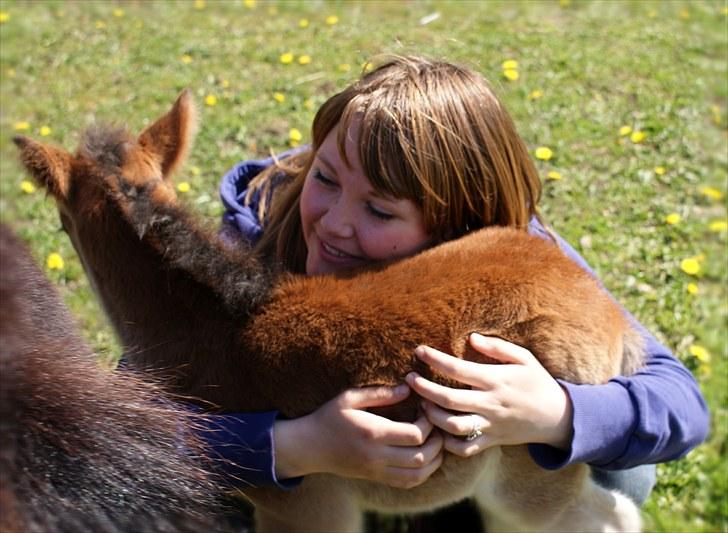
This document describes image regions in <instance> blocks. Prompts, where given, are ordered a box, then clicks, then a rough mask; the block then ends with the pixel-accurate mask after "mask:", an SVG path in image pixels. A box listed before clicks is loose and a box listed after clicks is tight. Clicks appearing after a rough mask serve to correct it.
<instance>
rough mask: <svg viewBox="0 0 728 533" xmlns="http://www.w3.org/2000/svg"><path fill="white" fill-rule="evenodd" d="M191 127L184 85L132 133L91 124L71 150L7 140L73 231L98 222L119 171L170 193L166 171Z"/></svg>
mask: <svg viewBox="0 0 728 533" xmlns="http://www.w3.org/2000/svg"><path fill="white" fill-rule="evenodd" d="M195 127H196V112H195V107H194V104H193V102H192V97H191V95H190V93H189V91H187V90H185V91H183V92H182V94H181V95H180V96H179V98H177V101H176V102H175V103H174V106H173V107H172V109H171V110H170V111H169V112H168V113H167V114H166V115H164V116H162V117H161V118H159V119H158V120H157V121H156V122H155V123H154V124H152V125H151V126H149V127H148V128H147V129H146V130H144V131H143V132H142V134H141V135H140V136H139V137H138V138H136V137H134V136H133V135H132V134H130V133H129V132H128V131H126V130H125V129H124V128H114V127H109V126H95V127H92V128H90V129H89V130H88V131H86V133H85V134H84V135H83V137H82V140H81V144H80V146H79V148H78V150H77V151H76V153H75V154H70V153H69V152H67V151H65V150H64V149H62V148H58V147H55V146H51V145H46V144H42V143H39V142H36V141H33V140H31V139H29V138H27V137H15V138H14V139H13V141H14V142H15V144H16V145H18V147H19V148H20V150H21V160H22V162H23V164H24V165H25V167H26V168H27V169H28V171H29V172H30V173H31V174H32V175H33V177H34V178H35V179H36V181H37V182H38V183H39V184H40V185H41V186H43V187H45V188H46V190H47V191H48V192H49V193H50V194H51V195H52V196H53V197H54V198H55V199H56V202H57V204H58V210H59V212H60V215H61V222H62V224H63V227H64V229H65V230H66V231H67V232H68V234H69V235H70V236H71V239H72V240H73V241H74V244H77V240H76V239H74V236H76V235H77V232H78V231H80V229H79V228H80V226H81V225H82V223H83V226H84V227H90V224H89V223H99V222H102V221H103V220H102V219H103V217H108V216H109V214H110V213H114V214H118V212H117V211H116V210H115V209H107V208H108V205H107V203H108V202H111V201H112V199H111V198H110V197H109V194H108V191H109V187H108V185H107V183H108V182H109V180H115V179H116V178H117V176H120V175H123V176H124V178H125V179H126V181H127V182H130V183H132V184H135V185H139V186H141V185H144V184H146V183H148V182H152V181H158V182H160V183H161V184H163V185H164V186H163V187H157V190H158V193H157V194H164V195H166V196H167V198H168V199H173V198H174V196H175V193H174V188H173V187H172V185H171V182H170V177H171V175H172V173H173V172H174V171H175V169H176V168H178V167H179V166H180V164H181V163H182V161H183V160H184V158H185V156H186V154H187V151H188V150H189V147H190V145H191V144H192V139H193V137H194V132H195Z"/></svg>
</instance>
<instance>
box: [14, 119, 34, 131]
mask: <svg viewBox="0 0 728 533" xmlns="http://www.w3.org/2000/svg"><path fill="white" fill-rule="evenodd" d="M13 129H14V130H15V131H27V130H29V129H30V124H29V123H28V122H25V121H24V120H23V121H20V122H16V123H15V124H13Z"/></svg>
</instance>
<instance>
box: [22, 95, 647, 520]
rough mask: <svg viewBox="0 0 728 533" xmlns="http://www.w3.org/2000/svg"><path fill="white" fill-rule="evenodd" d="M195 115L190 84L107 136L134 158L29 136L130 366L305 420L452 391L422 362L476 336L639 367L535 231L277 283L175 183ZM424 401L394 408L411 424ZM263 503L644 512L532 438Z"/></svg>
mask: <svg viewBox="0 0 728 533" xmlns="http://www.w3.org/2000/svg"><path fill="white" fill-rule="evenodd" d="M192 107H193V106H192V102H191V98H190V96H189V94H188V93H186V92H185V93H183V94H182V96H180V98H179V99H178V101H177V102H176V103H175V106H174V107H173V108H172V111H170V113H168V114H167V115H165V116H164V117H162V118H161V119H160V120H159V121H158V122H157V123H155V124H154V125H152V126H151V127H150V128H148V129H147V130H145V131H144V132H143V133H142V134H141V136H140V137H139V139H138V140H137V139H136V138H134V137H133V136H131V135H129V134H126V136H125V137H124V138H123V139H121V140H120V139H118V138H114V140H113V142H109V143H108V144H110V145H114V146H117V145H121V146H123V153H122V154H121V160H120V161H119V162H118V164H116V163H115V162H114V161H113V159H114V158H108V157H106V158H100V157H99V156H98V155H97V154H98V150H95V151H94V152H92V151H90V150H88V149H84V148H82V149H80V150H79V152H78V153H77V154H76V155H75V156H72V155H70V154H67V153H63V154H61V155H59V153H60V152H54V153H53V157H51V158H49V157H47V155H46V154H48V153H49V149H48V148H47V147H44V146H43V145H40V144H38V143H35V142H33V141H30V140H29V139H25V138H21V139H18V140H17V141H16V142H17V143H18V144H19V145H20V146H21V147H22V159H23V161H24V162H25V164H26V166H27V167H28V168H29V169H30V170H31V172H32V173H33V174H34V175H35V176H36V177H38V179H39V181H41V182H42V183H44V184H45V185H46V186H47V187H48V189H49V190H50V191H51V192H52V193H53V194H54V196H55V198H56V200H57V203H58V207H59V211H60V213H61V220H62V221H63V224H64V227H65V228H66V230H67V231H68V233H69V235H70V237H71V239H72V241H73V243H74V246H75V247H76V250H77V251H78V253H79V255H80V257H81V259H82V261H83V263H84V266H85V268H86V272H87V274H88V275H89V277H90V279H91V282H92V283H93V285H94V286H95V288H96V290H97V292H98V294H99V296H100V298H101V300H102V302H103V303H104V305H105V307H106V310H107V312H108V314H109V316H110V318H111V321H112V323H113V324H114V325H115V327H116V328H117V331H118V332H119V335H120V337H121V340H122V342H123V343H124V345H125V346H126V347H127V348H128V349H130V350H131V351H132V352H133V353H132V355H131V356H130V360H131V362H132V363H133V364H134V365H136V366H138V367H139V368H145V369H162V370H163V371H164V372H165V373H166V376H167V378H173V379H174V380H175V386H176V387H177V390H178V391H184V392H185V393H187V394H190V395H193V396H197V397H199V398H202V399H204V400H206V401H210V402H213V403H215V404H217V405H219V406H221V408H223V409H228V410H261V409H277V410H279V411H281V412H282V413H283V414H285V415H286V416H300V415H302V414H305V413H309V412H311V411H313V410H314V409H316V408H317V407H318V406H320V405H321V404H323V403H324V402H325V401H327V400H328V399H330V398H332V397H334V396H335V395H336V394H337V393H339V392H340V391H342V390H343V389H345V388H347V387H352V386H363V385H371V384H395V383H400V382H401V381H402V380H403V377H404V376H405V375H406V373H407V372H409V371H411V370H412V369H415V370H417V371H418V372H420V373H422V374H423V375H425V376H430V377H433V378H434V379H437V380H439V381H441V382H445V383H447V382H446V381H444V380H443V379H442V376H432V373H431V372H430V371H429V370H428V369H427V368H424V366H423V365H421V364H420V363H418V362H416V361H415V358H414V357H413V351H414V348H415V347H416V346H417V345H418V344H420V343H427V344H430V345H432V346H434V347H436V348H439V349H442V350H444V351H446V352H449V353H453V354H455V355H457V356H459V357H465V358H469V359H475V360H483V359H482V356H479V355H478V354H476V353H474V352H473V351H468V350H467V349H466V338H467V336H468V334H469V333H471V332H473V331H477V332H480V333H483V334H486V335H495V336H499V337H502V338H504V339H507V340H509V341H512V342H515V343H517V344H519V345H522V346H524V347H526V348H528V349H529V350H531V351H532V352H533V353H534V354H535V355H536V357H538V358H539V360H540V361H541V362H542V363H543V364H544V366H545V367H546V368H547V369H548V370H549V371H550V372H551V373H552V374H553V375H554V376H557V377H562V378H565V379H568V380H571V381H574V382H581V383H602V382H605V381H607V380H608V379H609V378H610V377H612V376H614V375H617V374H619V373H629V372H632V371H634V370H635V369H636V368H637V367H638V366H639V364H640V361H641V357H642V352H641V349H640V347H639V346H640V337H639V335H638V334H637V333H636V332H635V331H634V330H633V329H632V327H631V325H630V324H629V322H628V320H627V319H626V317H625V316H624V314H623V313H622V311H621V310H620V309H619V307H618V306H617V305H616V304H615V303H614V302H613V301H612V300H611V299H610V298H609V296H608V295H606V294H605V293H604V291H602V290H601V289H600V287H599V286H598V284H597V282H596V281H595V280H594V279H592V278H591V277H590V276H589V275H588V274H587V273H585V272H584V271H583V270H581V269H580V268H579V267H578V266H577V265H575V264H574V263H573V262H572V261H571V260H570V259H568V258H567V257H566V256H565V255H564V254H563V253H562V252H561V251H560V250H559V249H558V248H557V247H556V246H555V245H554V244H553V243H550V242H546V241H543V240H541V239H538V238H536V237H530V236H528V235H527V234H526V233H525V232H520V231H517V230H514V229H503V228H491V229H486V230H482V231H479V232H476V233H473V234H472V235H470V236H468V237H465V238H463V239H460V240H458V241H455V242H450V243H446V244H444V245H441V246H438V247H436V248H433V249H431V250H429V251H427V252H424V253H422V254H420V255H418V256H416V257H413V258H409V259H405V260H402V261H400V262H397V263H394V264H391V265H389V266H386V267H383V268H380V269H378V270H377V271H373V272H367V273H362V274H359V275H356V276H347V277H345V278H335V277H331V276H328V277H327V276H317V277H308V278H307V277H295V276H286V275H275V274H273V273H272V272H270V271H269V270H268V269H267V268H266V267H265V266H264V265H261V264H259V262H258V260H257V259H256V257H255V256H253V255H252V254H251V253H250V251H249V250H247V249H244V247H241V249H239V250H230V249H228V248H227V247H225V246H224V245H223V244H222V243H221V242H220V241H219V240H218V238H217V236H216V235H215V233H214V232H212V231H209V230H207V229H205V228H204V227H203V226H201V225H200V223H199V222H198V221H197V219H196V218H195V217H194V216H193V215H191V214H190V213H189V212H188V211H186V210H185V209H184V208H183V207H181V206H180V205H179V204H178V203H177V201H176V197H175V193H174V188H173V185H172V183H171V181H170V180H169V172H168V170H169V168H171V166H173V165H170V164H169V163H168V162H169V161H173V162H174V163H175V164H178V163H179V161H180V158H181V156H180V153H181V152H184V151H185V150H186V149H187V147H188V146H189V139H188V137H186V136H185V135H186V134H185V133H184V132H188V131H190V128H191V127H190V126H188V125H185V124H177V122H184V121H185V120H189V117H191V116H192V115H193V114H194V113H192V112H190V111H189V110H188V108H189V109H191V108H192ZM178 134H179V135H178ZM113 135H116V136H118V134H113ZM111 136H112V134H110V137H111ZM178 137H179V138H178ZM101 138H103V136H101ZM157 140H159V141H160V142H157ZM95 144H96V145H97V146H98V139H97V141H95ZM101 144H102V145H103V144H104V143H101ZM56 150H57V149H56ZM103 151H104V150H101V152H103ZM57 159H60V161H58V160H57ZM57 169H61V170H62V172H60V173H59V172H57ZM59 183H65V184H66V187H65V188H64V187H58V186H57V184H59ZM64 189H65V190H66V191H68V193H67V194H64V193H63V190H64ZM449 384H450V385H454V383H449ZM413 402H414V399H413V400H412V402H410V404H408V405H405V406H404V407H402V408H400V409H399V410H395V411H393V412H392V413H391V414H392V416H395V417H398V418H402V419H411V418H412V417H413V416H414V403H413ZM246 494H247V495H248V496H249V497H250V498H251V499H252V500H253V502H254V503H255V504H256V510H257V511H256V512H257V515H258V520H259V527H260V529H261V531H282V530H302V531H303V530H310V531H324V530H336V531H345V530H349V531H351V530H357V529H360V528H361V525H362V524H361V511H362V509H379V510H385V511H392V512H400V511H407V512H409V511H412V512H416V511H425V510H432V509H434V508H436V507H438V506H442V505H445V504H448V503H450V502H454V501H457V500H459V499H462V498H465V497H468V496H472V497H474V498H475V499H476V500H477V501H478V503H479V504H480V506H481V508H482V509H483V511H484V514H485V517H486V521H487V522H488V523H489V530H490V529H491V528H503V529H509V528H510V529H516V530H554V531H557V530H564V529H571V530H574V529H577V530H581V529H590V530H602V531H610V530H634V529H638V528H639V523H640V522H639V512H638V510H637V509H636V507H635V506H634V505H633V504H632V503H631V502H630V501H629V500H628V499H627V498H625V497H624V496H622V495H620V494H618V493H616V492H610V491H607V490H604V489H602V488H600V487H598V486H597V485H596V484H595V483H594V482H593V481H591V479H590V477H589V469H588V467H587V466H585V465H573V466H570V467H567V468H564V469H561V470H558V471H546V470H543V469H541V468H539V467H538V466H536V464H535V463H533V461H532V460H531V458H530V456H529V455H528V452H527V450H526V448H525V447H524V446H514V447H496V448H492V449H489V450H487V451H486V452H484V453H481V454H479V455H477V456H475V457H472V458H469V459H463V458H459V457H455V456H452V455H447V456H446V458H445V461H444V463H443V466H442V468H441V469H440V470H438V471H437V472H436V473H435V474H434V475H433V476H432V477H431V478H430V479H429V480H428V481H427V482H426V483H424V484H423V485H421V486H419V487H416V488H414V489H410V490H401V489H394V488H391V487H385V486H382V485H377V484H374V483H369V482H363V481H357V480H347V479H341V478H337V477H335V476H324V475H312V476H308V477H307V478H306V479H305V480H304V482H303V484H302V485H301V486H300V487H298V488H297V489H295V490H292V491H290V492H285V493H284V492H281V491H279V490H273V489H251V490H248V491H246Z"/></svg>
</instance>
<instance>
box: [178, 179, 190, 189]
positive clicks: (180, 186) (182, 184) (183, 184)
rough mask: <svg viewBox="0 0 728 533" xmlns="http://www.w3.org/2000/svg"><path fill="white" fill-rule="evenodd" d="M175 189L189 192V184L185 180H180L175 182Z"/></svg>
mask: <svg viewBox="0 0 728 533" xmlns="http://www.w3.org/2000/svg"><path fill="white" fill-rule="evenodd" d="M177 190H178V191H179V192H190V184H189V183H187V182H186V181H181V182H179V183H178V184H177Z"/></svg>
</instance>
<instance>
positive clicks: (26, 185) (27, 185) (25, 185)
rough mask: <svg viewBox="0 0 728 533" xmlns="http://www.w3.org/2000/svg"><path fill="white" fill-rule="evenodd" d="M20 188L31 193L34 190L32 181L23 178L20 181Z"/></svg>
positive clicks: (26, 192)
mask: <svg viewBox="0 0 728 533" xmlns="http://www.w3.org/2000/svg"><path fill="white" fill-rule="evenodd" d="M20 190H21V191H23V192H24V193H25V194H33V193H34V192H35V185H33V182H32V181H28V180H23V181H21V182H20Z"/></svg>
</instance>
